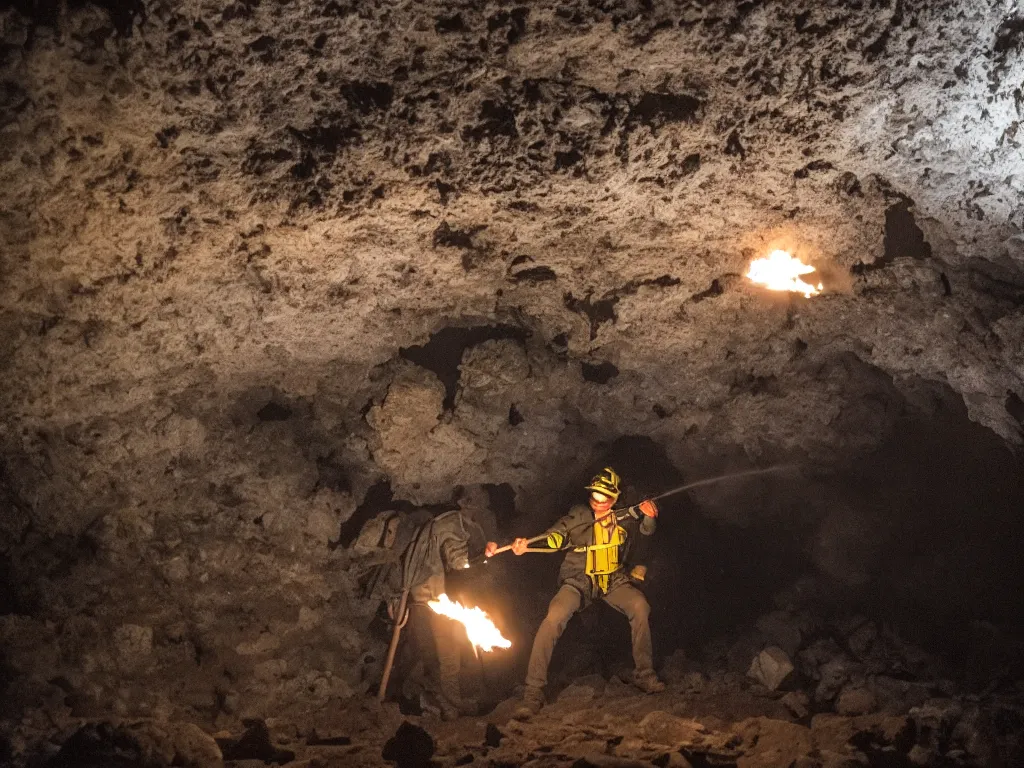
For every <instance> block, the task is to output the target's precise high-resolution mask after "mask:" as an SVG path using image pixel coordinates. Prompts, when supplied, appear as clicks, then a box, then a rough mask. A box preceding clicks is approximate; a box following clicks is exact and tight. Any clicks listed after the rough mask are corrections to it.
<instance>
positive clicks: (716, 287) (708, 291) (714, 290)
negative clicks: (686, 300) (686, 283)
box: [690, 277, 725, 304]
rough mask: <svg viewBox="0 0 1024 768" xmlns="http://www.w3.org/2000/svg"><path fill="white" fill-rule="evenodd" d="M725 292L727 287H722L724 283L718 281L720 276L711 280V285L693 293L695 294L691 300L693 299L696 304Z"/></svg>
mask: <svg viewBox="0 0 1024 768" xmlns="http://www.w3.org/2000/svg"><path fill="white" fill-rule="evenodd" d="M724 292H725V289H724V288H722V284H721V283H720V282H719V281H718V278H717V277H716V278H715V279H714V280H712V281H711V285H709V286H708V287H707V288H705V289H704V290H703V291H700V292H699V293H695V294H693V296H691V297H690V301H692V302H693V303H694V304H699V303H700V302H702V301H704V299H713V298H714V297H716V296H721V295H722V294H723V293H724Z"/></svg>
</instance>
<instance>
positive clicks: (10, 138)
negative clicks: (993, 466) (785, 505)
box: [0, 0, 1024, 539]
mask: <svg viewBox="0 0 1024 768" xmlns="http://www.w3.org/2000/svg"><path fill="white" fill-rule="evenodd" d="M44 6H46V4H37V6H36V7H37V10H38V9H39V8H44ZM111 7H112V8H113V7H114V6H111ZM124 7H125V6H123V5H120V4H119V5H118V6H117V8H118V9H119V10H115V11H113V12H110V11H108V10H106V9H103V8H101V7H98V6H96V5H92V4H78V3H69V4H67V5H66V6H65V7H62V8H60V9H56V10H53V19H50V18H48V17H47V18H43V16H44V15H45V14H43V11H39V14H38V15H37V16H36V17H32V16H31V14H29V15H24V14H21V13H18V12H17V11H16V10H5V11H3V12H2V14H3V15H2V17H0V19H2V30H3V43H4V44H3V53H2V55H3V59H2V62H3V86H2V91H0V98H2V107H3V109H2V127H0V133H2V150H0V175H2V182H0V183H2V189H3V196H4V199H3V212H2V214H0V236H2V255H0V258H2V270H3V280H2V282H0V297H2V301H0V304H2V307H3V309H2V313H0V326H2V331H0V345H2V346H0V353H2V358H0V359H2V361H3V363H2V364H3V379H4V387H3V390H2V392H0V412H2V413H3V420H2V421H3V424H2V432H0V442H2V446H3V452H4V455H5V457H6V465H7V474H8V475H9V477H11V478H14V479H13V480H11V481H10V482H11V483H13V485H14V486H16V489H15V490H16V492H17V493H18V494H20V496H21V497H22V498H31V499H32V500H33V501H32V504H33V505H34V506H35V508H37V509H42V508H43V507H45V506H46V501H47V500H49V501H51V502H53V503H54V504H55V505H57V506H62V507H64V508H71V507H73V508H76V509H81V510H88V509H94V508H96V506H97V505H105V506H106V507H108V508H109V507H110V506H111V505H113V506H118V505H121V506H125V505H135V506H144V505H145V504H146V501H147V500H153V499H164V500H165V501H166V500H169V499H182V498H189V499H193V501H194V499H197V498H201V499H203V502H202V503H203V504H207V505H219V506H221V507H223V506H224V505H227V506H228V507H229V508H230V507H231V505H235V506H240V505H250V506H255V507H260V508H262V506H267V507H268V508H269V507H273V506H275V505H276V504H277V503H278V502H280V503H281V504H287V502H288V500H289V499H294V498H302V499H306V500H307V501H308V505H307V506H308V509H307V512H306V514H307V517H308V519H307V521H306V523H305V524H306V526H307V530H308V531H311V532H312V534H311V535H315V536H316V537H318V538H321V539H324V538H329V537H330V535H335V534H336V531H337V524H338V521H339V516H340V517H341V518H342V519H343V518H344V517H345V516H346V515H347V514H351V511H352V509H353V508H354V507H355V505H356V503H357V501H358V499H359V498H360V497H361V495H362V493H364V492H365V490H366V489H367V488H368V487H370V486H371V485H372V484H373V483H375V482H378V481H379V480H380V479H381V478H382V477H386V478H388V480H389V482H390V483H391V484H392V487H393V488H394V491H395V494H396V496H401V497H402V498H407V499H410V500H412V501H417V502H437V501H440V500H443V499H446V498H449V497H450V493H451V487H452V486H453V485H454V484H458V483H472V482H477V481H480V480H486V481H488V482H493V483H509V484H511V485H512V486H513V487H515V488H517V489H519V488H528V487H530V486H531V485H536V484H537V483H539V482H542V481H544V480H546V479H549V476H548V474H547V473H549V472H550V471H551V469H552V467H565V466H568V465H572V462H573V461H574V459H573V458H572V457H571V454H572V453H573V452H574V451H575V450H576V448H574V447H573V446H580V445H585V444H587V443H593V442H594V441H598V440H608V439H613V438H614V437H616V436H619V435H630V434H635V435H646V436H649V437H651V438H653V439H655V440H656V441H658V442H659V443H661V444H662V445H664V446H665V447H666V450H667V451H668V455H669V456H670V457H672V458H673V460H675V461H677V462H678V463H679V464H680V465H681V466H699V465H700V464H701V462H702V461H704V460H707V457H708V456H714V455H719V456H722V457H730V456H731V457H735V456H740V457H742V458H743V460H744V461H746V462H749V463H759V462H766V461H770V460H776V459H780V458H789V457H794V456H799V457H804V458H806V457H810V458H811V459H812V460H816V461H823V462H828V461H835V460H843V459H846V458H849V457H850V456H855V455H858V453H860V452H863V451H864V450H867V449H870V448H871V447H873V446H875V445H876V444H877V443H878V442H879V441H880V440H882V439H883V438H885V437H886V436H888V435H889V434H890V432H891V430H892V428H893V425H894V424H895V423H896V421H897V419H898V418H899V417H900V415H901V414H905V413H906V412H907V411H908V410H912V411H915V412H918V413H921V414H923V415H925V416H927V415H928V413H929V412H930V409H934V408H935V407H936V405H935V404H936V403H937V402H940V401H944V400H948V399H949V396H950V393H952V395H953V398H954V399H955V400H956V401H957V402H960V401H962V403H963V405H962V406H960V407H963V408H965V409H966V412H967V414H968V415H969V417H970V419H971V420H973V421H975V422H977V423H979V424H981V425H983V426H984V427H986V428H987V429H989V430H991V431H992V432H994V433H995V434H996V435H998V436H999V438H1000V439H1002V440H1003V441H1004V442H1005V443H1006V444H1007V445H1010V446H1014V445H1016V444H1018V443H1019V442H1020V441H1021V420H1022V419H1024V405H1022V403H1021V398H1022V397H1024V352H1022V349H1024V346H1022V343H1021V342H1022V340H1024V310H1022V308H1021V307H1022V302H1024V237H1022V234H1021V230H1022V227H1024V193H1022V190H1024V177H1022V175H1021V171H1022V168H1024V166H1022V158H1021V148H1020V143H1019V138H1018V135H1017V133H1018V128H1019V122H1020V119H1021V112H1022V109H1024V97H1022V96H1021V91H1022V87H1024V60H1022V56H1021V55H1022V47H1024V32H1022V29H1024V22H1022V21H1021V18H1022V17H1021V16H1020V14H1019V12H1015V11H1013V10H1012V9H1011V8H1009V6H1007V4H1006V3H1003V2H951V3H925V2H914V1H908V2H904V1H902V0H897V1H896V2H888V0H878V1H875V2H857V3H849V2H830V3H784V2H675V3H669V2H665V3H662V2H654V3H651V2H631V1H629V0H623V1H622V2H615V1H609V2H583V1H582V0H580V1H577V2H572V1H571V0H567V1H566V2H545V3H541V2H538V3H524V4H522V5H517V6H510V5H509V4H506V3H476V2H455V1H453V0H446V1H445V2H418V1H417V2H394V3H391V2H355V1H351V2H342V1H339V2H326V3H306V2H298V0H292V1H291V2H287V1H285V0H282V1H280V2H278V1H276V0H262V2H261V1H260V0H245V1H241V2H234V3H229V4H224V3H213V2H195V1H193V2H183V3H166V2H145V3H139V4H136V5H132V4H128V5H127V6H126V7H127V9H128V10H124ZM54 19H55V20H56V21H54ZM777 247H783V248H786V249H788V250H790V251H791V252H793V253H795V254H797V255H798V256H800V257H801V258H803V259H804V260H805V261H808V262H809V263H812V264H814V265H815V266H817V268H818V276H820V279H821V281H822V283H823V285H824V292H823V293H822V294H821V295H820V296H816V297H812V298H810V299H807V298H804V297H803V296H798V295H789V294H785V295H782V294H775V293H771V292H769V291H766V290H763V289H760V288H757V287H754V286H753V285H751V284H750V282H749V281H748V280H746V279H745V278H744V274H745V272H746V270H747V268H748V266H749V263H750V261H751V259H752V258H755V257H758V256H762V255H764V254H765V253H767V252H768V251H769V250H772V249H773V248H777ZM452 329H454V330H452ZM442 333H447V334H448V335H447V336H444V337H440V336H439V334H442ZM432 343H434V344H435V350H434V351H435V352H436V354H434V355H431V354H429V350H430V347H429V345H430V344H432ZM442 347H443V348H444V349H443V351H442ZM424 349H427V350H428V354H426V355H424V354H422V351H423V350H424ZM453 349H454V352H453V351H452V350H453ZM417 350H419V351H420V352H421V354H420V355H419V356H417ZM438 361H440V362H438ZM707 462H708V463H711V464H714V463H715V462H714V461H710V460H707ZM572 466H574V465H572ZM339 499H341V500H340V501H339ZM190 503H193V502H190ZM195 503H198V502H195ZM200 506H201V504H200ZM79 514H81V515H83V516H84V518H88V519H91V517H90V513H88V512H87V511H82V512H80V513H79ZM195 514H201V513H200V512H196V513H195ZM268 514H269V515H270V516H269V517H268V518H267V520H266V522H265V524H266V525H272V519H273V515H274V514H275V513H273V512H271V513H268ZM84 518H83V520H81V521H80V523H81V524H82V525H85V524H86V522H87V520H86V519H84ZM142 519H145V518H144V517H143V518H142ZM134 524H138V525H153V524H156V523H154V522H153V520H152V519H151V520H150V521H149V522H148V523H140V522H138V519H136V522H135V523H133V525H134ZM37 525H41V526H42V527H43V528H44V529H45V524H44V523H38V522H37Z"/></svg>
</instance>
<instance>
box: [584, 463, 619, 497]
mask: <svg viewBox="0 0 1024 768" xmlns="http://www.w3.org/2000/svg"><path fill="white" fill-rule="evenodd" d="M587 490H588V491H594V492H596V493H603V494H604V495H605V496H608V497H610V498H611V500H612V501H615V500H616V499H617V498H619V493H621V491H619V473H618V472H616V471H615V470H614V469H612V468H611V467H605V468H604V469H602V470H601V471H600V472H598V473H597V474H596V475H594V479H593V480H591V481H590V485H588V486H587Z"/></svg>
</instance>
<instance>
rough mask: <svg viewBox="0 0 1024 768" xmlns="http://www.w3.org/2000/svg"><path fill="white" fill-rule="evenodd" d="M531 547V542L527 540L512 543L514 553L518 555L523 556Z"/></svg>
mask: <svg viewBox="0 0 1024 768" xmlns="http://www.w3.org/2000/svg"><path fill="white" fill-rule="evenodd" d="M529 546H530V542H529V541H527V540H526V539H523V538H519V539H516V540H515V541H513V542H512V552H513V554H516V555H521V554H523V553H524V552H525V551H526V548H527V547H529Z"/></svg>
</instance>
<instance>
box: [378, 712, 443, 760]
mask: <svg viewBox="0 0 1024 768" xmlns="http://www.w3.org/2000/svg"><path fill="white" fill-rule="evenodd" d="M434 749H435V746H434V737H433V736H431V735H430V734H429V733H427V732H426V731H425V730H423V729H422V728H420V727H419V726H418V725H413V724H412V723H410V722H409V721H408V720H406V721H405V722H403V723H402V724H401V725H400V726H398V730H397V731H395V735H394V736H392V737H391V738H390V739H388V741H387V743H386V744H385V745H384V749H383V750H382V752H381V757H383V758H384V759H385V760H387V761H389V762H392V763H395V764H396V765H397V766H398V768H426V767H427V766H429V765H430V758H431V757H433V756H434Z"/></svg>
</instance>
